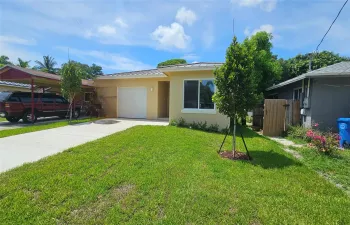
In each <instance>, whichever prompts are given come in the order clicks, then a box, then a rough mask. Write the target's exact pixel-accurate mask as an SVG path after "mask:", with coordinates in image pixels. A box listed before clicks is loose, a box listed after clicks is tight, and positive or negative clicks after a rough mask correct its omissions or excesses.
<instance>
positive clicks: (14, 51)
mask: <svg viewBox="0 0 350 225" xmlns="http://www.w3.org/2000/svg"><path fill="white" fill-rule="evenodd" d="M0 49H1V55H6V56H8V57H9V59H10V61H11V62H12V63H15V64H16V63H17V60H18V58H21V59H23V60H25V61H29V60H30V61H31V63H34V60H36V59H41V58H42V54H41V53H39V52H36V51H30V50H27V49H25V48H23V47H16V46H13V45H10V44H7V43H5V42H1V41H0Z"/></svg>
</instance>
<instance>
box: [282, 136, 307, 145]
mask: <svg viewBox="0 0 350 225" xmlns="http://www.w3.org/2000/svg"><path fill="white" fill-rule="evenodd" d="M285 139H287V140H290V141H292V142H294V143H295V144H300V145H304V144H307V141H305V140H304V139H301V138H295V137H291V136H287V137H285Z"/></svg>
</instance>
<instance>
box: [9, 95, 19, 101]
mask: <svg viewBox="0 0 350 225" xmlns="http://www.w3.org/2000/svg"><path fill="white" fill-rule="evenodd" d="M7 101H8V102H20V100H19V98H18V97H16V96H11V97H9V99H7Z"/></svg>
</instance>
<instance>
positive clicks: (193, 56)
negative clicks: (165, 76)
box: [181, 53, 200, 61]
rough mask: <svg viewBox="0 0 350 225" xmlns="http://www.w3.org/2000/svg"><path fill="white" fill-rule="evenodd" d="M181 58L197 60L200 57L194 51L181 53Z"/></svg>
mask: <svg viewBox="0 0 350 225" xmlns="http://www.w3.org/2000/svg"><path fill="white" fill-rule="evenodd" d="M181 58H183V59H186V60H187V61H194V60H195V61H196V60H199V58H200V57H199V56H198V55H196V54H194V53H190V54H185V55H183V56H182V57H181Z"/></svg>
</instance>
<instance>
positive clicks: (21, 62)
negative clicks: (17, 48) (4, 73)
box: [17, 58, 30, 68]
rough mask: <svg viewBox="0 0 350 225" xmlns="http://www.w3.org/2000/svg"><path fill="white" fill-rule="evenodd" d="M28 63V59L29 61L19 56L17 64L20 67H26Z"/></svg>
mask: <svg viewBox="0 0 350 225" xmlns="http://www.w3.org/2000/svg"><path fill="white" fill-rule="evenodd" d="M29 63H30V60H29V61H24V60H22V59H21V58H18V64H17V66H20V67H22V68H28V67H29Z"/></svg>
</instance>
